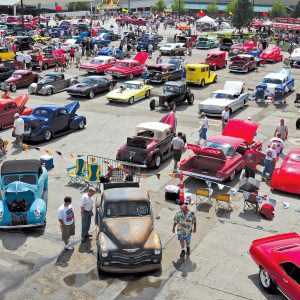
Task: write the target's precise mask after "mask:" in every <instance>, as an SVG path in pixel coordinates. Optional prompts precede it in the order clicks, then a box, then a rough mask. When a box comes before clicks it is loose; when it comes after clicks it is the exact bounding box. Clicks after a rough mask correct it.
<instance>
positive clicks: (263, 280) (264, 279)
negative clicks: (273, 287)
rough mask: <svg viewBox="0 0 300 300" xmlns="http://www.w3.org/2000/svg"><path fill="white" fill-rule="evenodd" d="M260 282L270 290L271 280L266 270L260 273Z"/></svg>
mask: <svg viewBox="0 0 300 300" xmlns="http://www.w3.org/2000/svg"><path fill="white" fill-rule="evenodd" d="M260 281H261V283H262V285H263V286H264V287H265V288H268V287H269V286H270V282H271V279H270V276H269V274H268V272H267V271H266V270H262V271H261V272H260Z"/></svg>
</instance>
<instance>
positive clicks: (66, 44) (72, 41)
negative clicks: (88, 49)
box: [62, 39, 80, 51]
mask: <svg viewBox="0 0 300 300" xmlns="http://www.w3.org/2000/svg"><path fill="white" fill-rule="evenodd" d="M79 47H80V45H79V44H78V43H77V40H76V39H67V40H66V41H65V42H64V43H63V44H62V49H64V50H66V51H70V49H71V48H73V49H79Z"/></svg>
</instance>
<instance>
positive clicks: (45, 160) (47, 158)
mask: <svg viewBox="0 0 300 300" xmlns="http://www.w3.org/2000/svg"><path fill="white" fill-rule="evenodd" d="M40 162H41V164H43V165H44V166H45V168H46V169H47V170H50V169H53V168H54V164H53V156H51V155H42V156H41V157H40Z"/></svg>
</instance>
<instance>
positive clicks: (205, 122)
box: [198, 112, 208, 145]
mask: <svg viewBox="0 0 300 300" xmlns="http://www.w3.org/2000/svg"><path fill="white" fill-rule="evenodd" d="M200 118H201V119H202V121H201V123H200V127H199V130H198V131H199V145H200V143H201V139H203V140H204V141H206V139H207V136H206V134H207V130H208V119H207V117H206V115H205V113H204V112H202V113H201V114H200Z"/></svg>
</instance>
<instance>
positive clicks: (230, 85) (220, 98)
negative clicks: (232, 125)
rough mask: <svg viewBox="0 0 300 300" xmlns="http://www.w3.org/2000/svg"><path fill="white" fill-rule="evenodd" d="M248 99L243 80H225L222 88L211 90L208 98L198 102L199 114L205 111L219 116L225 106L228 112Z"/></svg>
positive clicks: (238, 107)
mask: <svg viewBox="0 0 300 300" xmlns="http://www.w3.org/2000/svg"><path fill="white" fill-rule="evenodd" d="M248 99H249V94H248V93H247V92H244V82H242V81H226V82H225V84H224V87H223V89H221V90H217V91H215V92H213V93H212V94H211V96H210V98H208V99H206V100H204V101H202V102H201V103H200V104H199V114H201V113H202V112H205V114H207V115H210V116H221V115H222V111H223V110H224V108H225V106H228V107H229V113H230V114H232V113H233V112H235V111H237V110H238V109H240V108H243V107H244V106H245V105H246V103H247V101H248Z"/></svg>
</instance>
